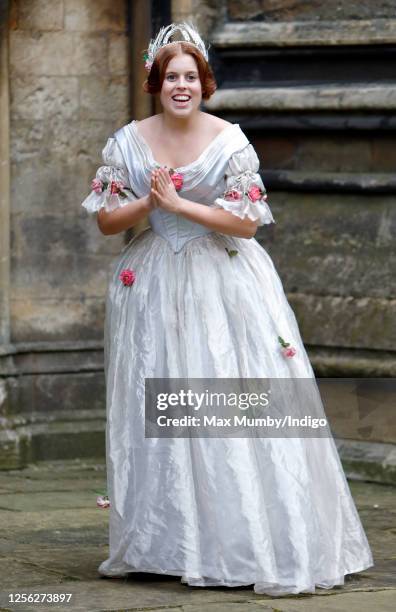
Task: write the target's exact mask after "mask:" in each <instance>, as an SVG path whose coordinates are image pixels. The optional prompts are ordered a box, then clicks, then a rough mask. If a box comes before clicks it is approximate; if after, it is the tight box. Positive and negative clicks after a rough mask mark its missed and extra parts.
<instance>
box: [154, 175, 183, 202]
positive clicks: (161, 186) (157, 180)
mask: <svg viewBox="0 0 396 612" xmlns="http://www.w3.org/2000/svg"><path fill="white" fill-rule="evenodd" d="M149 200H150V208H151V209H153V208H162V209H163V210H167V211H169V212H173V213H178V212H180V210H181V204H182V201H181V199H180V198H179V196H178V194H177V191H176V189H175V186H174V184H173V182H172V180H171V177H170V175H169V170H168V169H167V168H156V169H155V170H153V172H152V173H151V188H150V194H149Z"/></svg>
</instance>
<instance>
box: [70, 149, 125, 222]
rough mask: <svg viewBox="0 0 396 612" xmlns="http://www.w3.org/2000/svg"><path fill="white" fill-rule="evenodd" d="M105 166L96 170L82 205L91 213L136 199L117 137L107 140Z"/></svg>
mask: <svg viewBox="0 0 396 612" xmlns="http://www.w3.org/2000/svg"><path fill="white" fill-rule="evenodd" d="M102 160H103V164H104V165H103V166H100V167H99V168H98V170H97V172H96V177H95V178H94V179H93V180H92V182H91V193H90V194H89V195H88V196H87V197H86V198H85V200H84V201H83V202H82V204H81V206H83V207H84V208H85V209H86V210H87V211H88V212H89V213H91V214H92V213H95V212H97V211H98V210H100V209H101V208H104V209H105V210H107V211H111V210H115V209H116V208H120V207H121V206H125V205H126V204H128V203H129V202H131V201H133V200H136V196H135V195H134V193H133V192H132V190H131V188H130V184H129V177H128V170H127V167H126V165H125V162H124V158H123V155H122V153H121V151H120V148H119V146H118V144H117V141H116V139H115V138H113V137H111V138H109V139H108V140H107V143H106V146H105V148H104V149H103V151H102Z"/></svg>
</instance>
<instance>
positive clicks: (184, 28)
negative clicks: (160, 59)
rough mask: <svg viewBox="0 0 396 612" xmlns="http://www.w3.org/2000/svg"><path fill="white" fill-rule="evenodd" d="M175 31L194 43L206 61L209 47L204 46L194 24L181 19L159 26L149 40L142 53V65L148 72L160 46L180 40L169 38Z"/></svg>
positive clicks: (185, 39)
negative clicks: (180, 20)
mask: <svg viewBox="0 0 396 612" xmlns="http://www.w3.org/2000/svg"><path fill="white" fill-rule="evenodd" d="M175 32H180V34H181V36H182V38H183V40H184V41H185V42H189V43H191V44H193V45H195V46H196V47H197V49H199V51H200V52H201V53H202V55H203V56H204V58H205V59H206V61H208V58H209V55H208V49H209V47H208V48H207V47H205V43H204V41H203V40H202V38H201V37H200V35H199V33H198V30H196V28H195V27H194V25H193V24H192V23H191V22H190V23H189V22H187V21H183V22H182V23H171V24H170V25H168V26H164V27H163V28H161V29H160V31H159V32H158V34H157V36H156V37H155V38H152V39H151V40H150V43H149V46H148V49H147V52H146V53H145V54H144V60H145V64H144V66H145V68H146V70H147V71H148V72H150V70H151V66H152V65H153V62H154V58H155V56H156V55H157V53H158V51H159V50H160V49H161V47H164V46H165V45H169V44H171V43H173V42H180V41H176V40H169V39H170V38H171V37H172V36H173V35H174V34H175Z"/></svg>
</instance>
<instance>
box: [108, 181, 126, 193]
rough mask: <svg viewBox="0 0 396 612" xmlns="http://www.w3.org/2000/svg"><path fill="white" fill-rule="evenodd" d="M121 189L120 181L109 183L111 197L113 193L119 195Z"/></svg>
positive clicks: (122, 187)
mask: <svg viewBox="0 0 396 612" xmlns="http://www.w3.org/2000/svg"><path fill="white" fill-rule="evenodd" d="M122 189H124V185H123V184H122V183H121V182H120V181H111V184H110V193H111V194H112V195H113V194H115V193H119V192H120V191H121V190H122Z"/></svg>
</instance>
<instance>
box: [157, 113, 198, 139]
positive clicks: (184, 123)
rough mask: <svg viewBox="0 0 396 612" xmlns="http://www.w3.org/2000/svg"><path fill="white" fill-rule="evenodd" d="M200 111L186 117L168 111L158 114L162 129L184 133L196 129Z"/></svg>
mask: <svg viewBox="0 0 396 612" xmlns="http://www.w3.org/2000/svg"><path fill="white" fill-rule="evenodd" d="M201 114H202V113H201V111H197V112H196V113H194V114H192V115H190V116H188V117H175V116H173V115H170V114H169V113H161V114H160V123H161V127H162V130H163V131H165V132H172V133H173V134H174V133H179V134H186V133H188V132H192V131H196V130H197V129H198V127H199V125H200V123H201Z"/></svg>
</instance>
